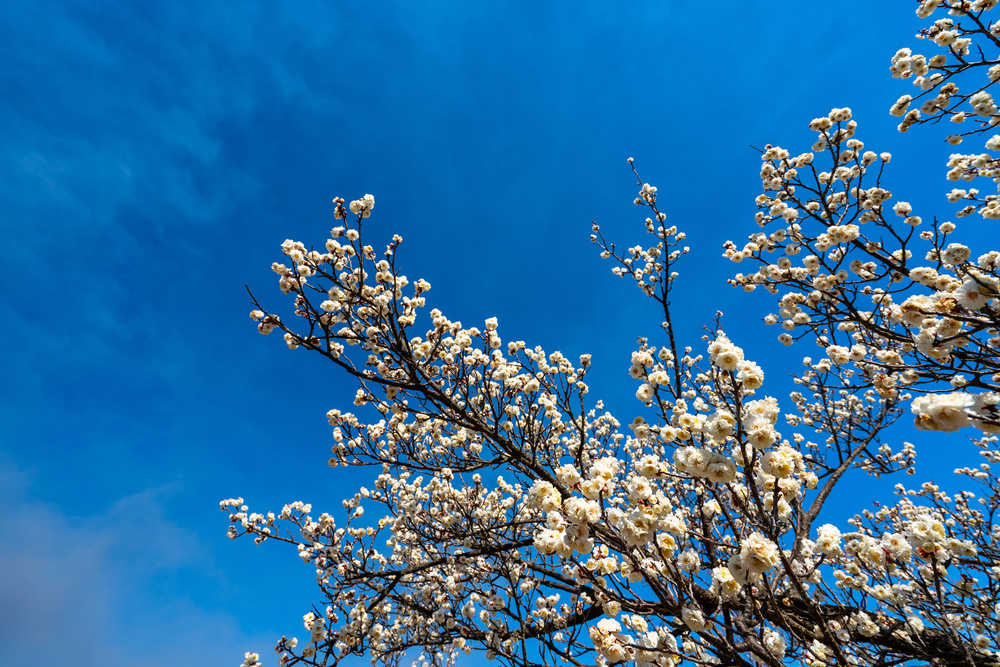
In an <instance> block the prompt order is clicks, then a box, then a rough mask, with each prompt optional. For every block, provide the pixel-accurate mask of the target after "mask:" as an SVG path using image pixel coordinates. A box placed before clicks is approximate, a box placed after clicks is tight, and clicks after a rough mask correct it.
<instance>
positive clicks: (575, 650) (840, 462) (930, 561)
mask: <svg viewBox="0 0 1000 667" xmlns="http://www.w3.org/2000/svg"><path fill="white" fill-rule="evenodd" d="M996 4H997V3H996V2H995V0H993V1H991V0H975V1H971V2H970V1H967V0H966V1H962V0H938V1H935V0H924V1H923V2H920V3H919V6H918V9H917V12H918V15H920V16H922V17H924V18H927V19H928V20H929V21H930V23H929V24H928V27H927V28H926V29H924V30H923V31H921V33H920V34H919V35H918V38H920V39H922V40H924V41H923V44H924V46H926V48H927V49H929V50H931V51H933V53H932V54H929V55H923V54H918V53H914V52H913V51H911V50H910V49H905V48H904V49H900V50H899V52H898V53H896V55H895V56H894V57H893V59H892V63H891V72H892V76H893V77H896V78H900V79H908V80H910V81H911V82H912V83H913V85H914V88H915V90H914V91H913V94H908V95H904V96H902V97H901V98H900V99H899V100H898V101H897V102H896V103H895V104H893V105H892V107H891V109H890V113H891V114H893V115H895V116H899V117H901V119H902V120H901V122H900V125H899V130H900V131H901V132H907V131H910V130H913V129H915V128H919V126H922V125H936V124H938V123H949V126H950V127H951V128H952V131H953V132H954V134H951V135H949V136H947V138H946V140H947V141H948V142H949V143H951V144H952V145H956V146H957V145H960V144H963V143H966V142H968V143H970V144H973V145H975V146H979V145H982V142H983V140H985V145H984V148H985V152H981V153H971V154H963V153H955V154H954V155H952V156H951V159H950V161H949V163H948V172H947V178H948V179H949V180H951V181H955V182H959V181H961V182H962V184H963V185H964V184H966V183H971V182H973V181H979V182H982V181H983V180H988V181H991V183H990V184H989V186H988V189H990V190H992V186H993V184H995V183H1000V160H998V158H997V155H998V151H1000V133H994V131H995V126H996V125H997V124H998V123H1000V111H998V109H997V106H996V104H995V102H994V100H993V97H992V95H991V92H990V89H991V87H992V86H993V85H994V84H995V83H996V81H997V80H1000V20H998V19H997V17H995V16H992V15H993V14H994V13H995V12H992V11H991V10H993V7H994V6H995V5H996ZM959 83H961V86H962V87H961V89H960V88H959V85H958V84H959ZM808 128H809V131H810V133H811V134H810V136H811V140H812V141H813V142H814V143H812V145H811V146H809V147H808V149H807V150H802V149H795V150H789V149H785V148H782V147H779V146H772V145H767V146H765V147H764V148H762V149H761V150H760V153H761V170H760V174H759V176H760V179H761V183H762V192H761V194H760V195H759V196H758V197H757V199H756V206H757V208H758V213H757V214H756V220H755V222H756V228H755V229H753V231H752V233H749V235H748V236H747V240H746V241H745V242H740V243H736V242H732V241H727V242H726V243H725V245H724V248H723V251H724V256H725V257H727V258H728V259H730V260H731V261H733V262H735V263H739V264H740V265H741V266H740V268H741V269H743V272H742V273H737V274H735V275H734V276H733V278H732V280H731V281H730V282H731V284H732V285H734V286H736V287H739V288H742V289H744V290H746V291H748V292H750V291H755V290H758V289H761V290H766V291H768V292H769V293H771V294H773V295H774V296H775V298H776V300H777V312H776V313H771V314H766V316H764V317H763V319H764V322H765V323H767V324H771V325H778V326H780V327H781V329H782V330H783V331H782V333H781V334H780V335H779V340H781V342H782V343H784V344H786V345H789V346H792V349H793V350H794V349H797V348H796V346H798V345H805V344H808V350H809V352H811V355H812V356H807V357H805V358H804V359H803V362H804V365H800V366H798V368H797V371H798V374H797V375H796V376H795V378H794V382H795V385H796V391H794V392H792V393H791V394H790V395H789V396H788V397H787V401H784V400H783V401H782V402H779V400H778V399H777V398H775V397H774V396H773V395H770V394H769V393H768V386H769V382H768V381H767V380H766V379H765V373H764V370H763V369H762V368H761V367H760V366H759V365H758V364H757V363H755V362H754V361H753V360H752V359H751V358H749V356H748V355H749V354H750V353H749V352H748V351H745V350H744V349H743V348H741V347H740V346H739V342H740V341H739V337H738V336H737V335H734V334H732V332H730V333H729V334H727V333H726V330H725V329H726V326H725V325H726V323H725V322H724V321H723V320H722V319H721V318H718V317H717V318H716V319H715V321H714V322H712V323H710V325H709V326H708V327H707V329H706V330H707V334H706V335H705V336H704V338H703V339H702V340H693V341H686V340H682V339H681V336H680V335H679V333H678V332H677V331H676V330H675V326H674V324H673V321H672V313H671V296H672V294H674V290H678V289H684V288H685V283H684V276H683V275H682V274H681V273H679V271H680V270H681V269H682V268H683V258H684V255H685V254H686V253H687V252H688V248H687V247H686V246H685V245H684V240H685V235H684V232H683V231H682V230H679V229H678V228H677V227H676V226H674V225H672V224H671V222H670V221H669V211H668V210H661V206H660V204H659V203H658V199H657V188H656V187H654V186H652V185H650V184H648V183H645V182H644V181H643V179H642V178H641V177H640V176H639V172H638V170H637V168H636V166H635V165H634V164H633V160H632V159H631V158H629V161H628V162H629V165H630V167H631V168H632V169H633V172H634V174H635V177H636V179H637V188H638V192H637V195H636V198H635V200H634V204H635V205H636V206H638V207H640V208H641V209H642V210H643V211H644V215H645V220H644V222H643V224H644V226H645V231H646V232H647V238H648V243H646V244H644V245H636V246H634V247H629V248H627V249H625V250H622V249H620V248H618V247H616V245H615V244H614V243H613V242H612V241H611V240H609V239H607V238H606V237H605V235H604V233H603V232H602V230H601V228H600V227H599V226H598V225H597V224H594V225H593V227H592V236H591V239H592V241H593V242H594V244H595V245H596V247H597V248H598V250H599V252H600V253H601V256H602V257H603V258H604V259H605V260H607V261H608V262H609V263H611V264H612V271H613V272H614V274H615V275H616V276H619V277H621V278H623V279H625V280H628V281H633V282H634V284H635V285H636V287H637V288H638V289H639V290H641V292H642V293H643V294H644V295H645V296H646V297H648V299H649V302H648V303H649V305H650V307H651V308H654V309H655V310H656V313H657V315H658V317H659V318H660V319H661V323H662V332H661V333H660V334H659V335H658V336H657V337H655V338H639V339H638V344H637V346H636V349H635V350H634V351H633V353H632V357H631V367H630V368H629V375H630V377H631V379H632V382H634V386H635V397H636V399H637V400H638V402H639V404H640V405H641V410H642V415H643V416H640V417H637V418H635V419H634V420H632V421H631V422H630V423H627V424H622V423H621V422H619V421H618V420H617V419H616V418H615V417H614V416H613V415H612V414H610V413H609V411H607V410H606V409H605V406H604V405H603V403H602V402H601V401H599V400H593V399H592V397H591V391H590V387H589V386H588V383H587V375H588V371H589V369H590V368H591V359H590V357H589V355H586V354H585V355H582V356H580V357H579V358H578V359H570V358H567V357H566V356H564V355H563V354H561V353H560V352H558V351H553V352H546V351H545V350H543V349H541V348H540V347H532V346H531V345H530V343H527V342H525V341H521V340H502V339H501V337H500V334H499V328H498V323H497V321H496V319H495V318H493V319H488V320H486V321H485V322H484V323H483V325H482V326H464V325H463V324H462V323H461V322H459V321H457V320H452V319H449V317H448V316H446V315H445V314H444V313H443V312H441V311H440V310H439V309H437V308H433V307H432V305H431V304H430V303H429V301H428V299H429V295H428V293H429V291H430V290H431V285H430V284H429V283H428V282H426V281H425V280H422V279H420V280H413V281H411V280H409V279H407V277H406V276H405V275H404V274H403V272H402V267H401V265H400V264H399V263H398V262H397V260H398V259H399V258H400V256H401V255H402V254H403V252H402V251H403V248H404V245H403V240H402V238H401V237H399V236H393V237H392V238H391V240H389V241H388V242H387V243H385V242H384V241H383V243H385V245H384V246H383V245H378V249H376V241H375V240H373V239H375V238H379V237H380V236H381V231H380V229H379V228H378V227H375V226H374V225H372V224H371V223H370V222H369V217H370V216H372V215H373V211H374V208H375V198H374V197H373V196H372V195H364V196H363V197H360V198H358V199H356V200H353V201H350V202H348V201H346V200H344V199H341V198H337V199H335V200H334V206H335V217H336V218H337V220H338V222H339V223H341V224H339V226H337V227H335V228H334V229H333V230H331V232H330V235H329V238H328V239H327V240H326V241H325V244H324V245H323V246H322V247H320V248H315V247H310V246H307V245H306V244H304V243H302V242H298V241H293V240H286V241H285V242H284V243H283V244H282V252H283V254H284V256H285V259H284V260H283V263H278V262H275V263H274V265H273V266H272V268H273V270H274V272H275V273H276V274H277V276H278V281H279V287H280V289H281V291H282V292H283V293H285V294H286V295H288V296H289V297H291V298H292V300H293V301H294V313H291V314H286V315H285V316H284V317H282V316H281V314H280V313H278V312H277V311H276V310H274V309H269V308H267V307H266V306H265V305H264V304H263V302H261V301H258V300H257V299H256V298H255V297H254V298H253V303H254V307H255V309H254V310H253V312H252V313H251V317H252V318H253V319H254V320H255V321H256V322H257V327H258V329H259V331H260V333H262V334H270V333H272V332H273V331H280V332H282V333H283V334H284V340H285V342H286V344H287V345H288V347H289V348H291V349H296V348H301V351H303V352H306V353H309V354H313V355H316V358H317V363H319V362H320V361H321V360H320V359H319V357H325V361H323V363H326V364H328V365H330V366H329V367H330V368H331V370H333V371H336V372H337V373H339V377H341V378H348V379H352V380H353V382H355V383H356V385H357V393H356V398H355V401H354V406H355V407H354V408H352V410H356V412H357V414H356V413H355V412H354V411H348V410H344V409H334V410H331V411H330V412H329V413H328V414H327V419H328V420H329V423H330V425H331V427H332V429H333V447H332V449H333V452H332V454H333V455H332V457H331V458H330V461H329V463H330V465H331V466H348V467H350V466H374V468H373V471H374V474H373V477H375V482H374V484H373V486H372V488H362V489H360V490H358V492H357V493H356V494H354V495H353V496H352V497H348V498H345V500H344V507H345V508H346V509H347V511H348V514H347V516H346V518H344V519H339V520H338V519H335V517H334V514H333V513H332V511H331V512H315V511H313V508H312V507H311V506H310V505H308V504H304V503H303V502H294V503H291V504H289V505H286V506H285V507H284V508H282V509H281V510H280V511H279V512H255V511H251V510H250V509H249V508H248V507H247V506H246V505H244V504H243V501H242V499H239V498H236V499H229V500H226V501H223V503H222V508H223V510H225V511H227V512H228V513H229V514H230V518H231V524H230V529H229V534H230V537H233V538H238V537H240V536H244V535H249V536H252V537H253V538H254V540H255V541H256V542H258V543H260V542H265V541H267V542H270V541H279V542H285V543H288V544H292V545H295V547H296V549H297V551H298V556H299V557H300V558H301V559H302V560H303V561H306V562H308V563H310V564H312V565H314V566H315V573H316V581H317V583H318V585H319V589H320V602H319V603H318V604H317V605H316V607H315V609H314V610H313V611H311V612H310V613H309V614H307V615H306V616H305V618H304V624H305V630H306V633H307V636H305V637H303V638H302V639H291V638H282V639H281V641H280V642H279V643H278V645H277V647H276V650H277V651H278V654H279V664H283V665H293V664H309V665H332V664H337V663H338V662H339V661H340V660H342V659H345V658H348V657H350V656H367V657H368V658H370V659H371V660H372V662H373V663H375V662H378V663H384V664H389V665H394V664H397V663H399V662H400V661H402V660H409V659H412V658H414V656H416V659H417V660H418V661H419V662H423V663H426V664H430V665H444V664H451V663H454V662H456V661H461V659H462V656H463V655H464V654H472V653H476V652H479V653H482V654H484V655H485V657H486V658H487V659H490V660H497V661H499V662H500V663H502V664H508V665H512V666H520V667H527V666H529V665H557V664H569V665H595V664H596V665H609V664H617V663H625V662H627V663H635V664H636V665H639V666H640V667H651V666H653V665H656V666H660V667H668V666H670V665H679V664H682V663H690V664H703V663H711V664H721V665H741V666H742V665H772V666H775V667H776V666H779V665H784V664H789V663H793V662H802V663H804V664H807V665H811V666H820V665H879V666H883V665H884V666H888V665H897V664H933V665H995V664H998V663H1000V657H998V655H1000V654H998V650H1000V645H998V641H1000V639H998V635H1000V631H998V628H1000V620H998V616H1000V604H998V603H997V602H996V601H997V599H1000V545H998V540H1000V524H998V523H997V521H996V512H997V510H998V498H997V490H998V480H997V477H996V475H995V474H994V472H993V471H992V470H991V468H990V464H995V463H996V462H998V461H1000V450H998V449H997V445H996V443H997V437H996V436H997V435H998V434H1000V414H998V409H997V405H998V403H1000V353H998V349H1000V330H998V329H1000V325H998V308H1000V251H997V250H989V249H987V248H979V249H973V248H970V247H969V246H967V245H964V244H961V243H957V242H953V241H952V238H953V237H952V234H953V233H954V232H955V230H956V229H957V227H958V224H959V223H953V222H942V221H939V219H938V218H937V217H935V216H933V215H929V214H927V213H924V212H922V211H914V210H913V207H911V205H910V204H908V203H907V202H905V201H899V200H897V199H896V198H894V197H893V194H892V192H891V191H890V189H889V187H888V186H889V182H890V179H891V174H892V169H891V156H890V155H889V154H888V153H885V152H882V153H879V152H876V150H873V149H872V148H871V147H867V146H866V145H865V143H864V142H863V141H862V140H861V138H860V135H859V131H858V123H857V121H856V120H855V119H854V118H852V113H851V110H850V109H849V108H836V109H833V110H832V111H831V112H830V113H829V114H828V115H826V116H823V117H821V118H816V119H813V120H812V121H811V122H809V123H808ZM919 129H920V130H921V131H923V132H926V136H928V137H935V136H937V138H938V139H940V136H939V135H936V134H935V133H934V132H933V131H932V128H919ZM947 199H948V201H949V202H951V203H953V204H957V205H958V207H959V208H958V209H957V210H955V211H954V213H953V214H952V215H954V217H955V218H956V219H961V220H960V223H961V224H963V225H964V224H969V225H982V226H983V230H984V232H983V233H982V234H981V237H982V238H987V239H988V238H990V237H991V236H993V237H994V238H996V236H995V235H992V234H990V230H991V229H992V226H993V225H994V224H995V223H993V222H992V221H993V220H995V219H997V218H1000V196H998V195H997V194H987V193H986V192H980V190H979V189H977V188H973V187H965V188H955V189H952V190H951V191H950V192H948V193H947ZM373 227H374V229H373ZM383 248H384V249H383ZM679 267H680V268H679ZM722 288H724V287H722V286H720V289H722ZM702 289H704V287H702ZM762 315H764V314H762ZM817 345H818V346H817ZM782 370H785V369H782ZM768 372H769V373H770V372H771V371H770V370H769V371H768ZM775 384H776V383H775ZM595 393H597V392H595ZM907 413H910V414H911V415H912V417H913V419H914V423H915V425H916V427H917V428H918V429H921V430H926V431H936V432H944V433H952V432H958V431H962V432H964V433H968V434H970V437H971V440H972V445H970V446H969V447H970V450H969V451H970V452H971V454H972V456H971V457H970V458H969V465H968V466H966V467H961V468H958V469H956V470H955V473H956V474H957V475H959V476H960V477H961V478H962V480H963V482H962V484H961V485H960V486H961V487H962V490H961V491H958V492H953V493H948V492H946V491H943V490H941V488H939V487H938V486H937V485H935V484H933V483H930V482H925V483H923V484H920V485H916V486H913V485H911V484H909V482H910V480H909V479H908V478H907V477H906V476H905V473H906V472H912V466H913V464H914V461H915V457H916V455H917V451H916V448H915V447H914V446H913V445H910V444H909V443H902V444H898V443H897V442H896V440H897V438H896V437H895V436H894V435H893V431H892V429H890V428H889V427H891V426H892V425H893V423H895V422H896V421H897V420H898V419H899V418H900V417H901V416H903V415H904V414H907ZM779 429H780V430H779ZM976 455H978V456H979V457H981V459H982V461H983V462H977V461H976V460H975V457H976ZM900 473H903V476H902V477H901V478H900V483H898V484H897V485H896V489H897V495H898V498H897V501H896V503H895V504H894V505H883V506H881V507H879V508H877V510H876V511H872V510H870V509H867V508H861V507H859V508H857V514H855V515H854V517H853V518H851V519H849V520H848V521H846V522H842V521H839V517H840V516H841V515H842V513H839V512H835V511H833V510H832V509H831V507H830V503H829V502H828V501H829V499H830V496H831V493H832V492H833V490H834V489H835V488H836V487H837V486H838V484H842V483H843V480H844V479H846V478H848V477H849V476H864V475H870V476H875V477H881V476H887V475H898V474H900ZM373 510H377V511H376V512H375V513H374V514H373V512H372V511H373ZM832 517H838V518H832ZM258 660H259V656H257V655H256V654H253V653H248V654H247V656H246V661H245V663H244V664H245V665H254V664H258Z"/></svg>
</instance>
